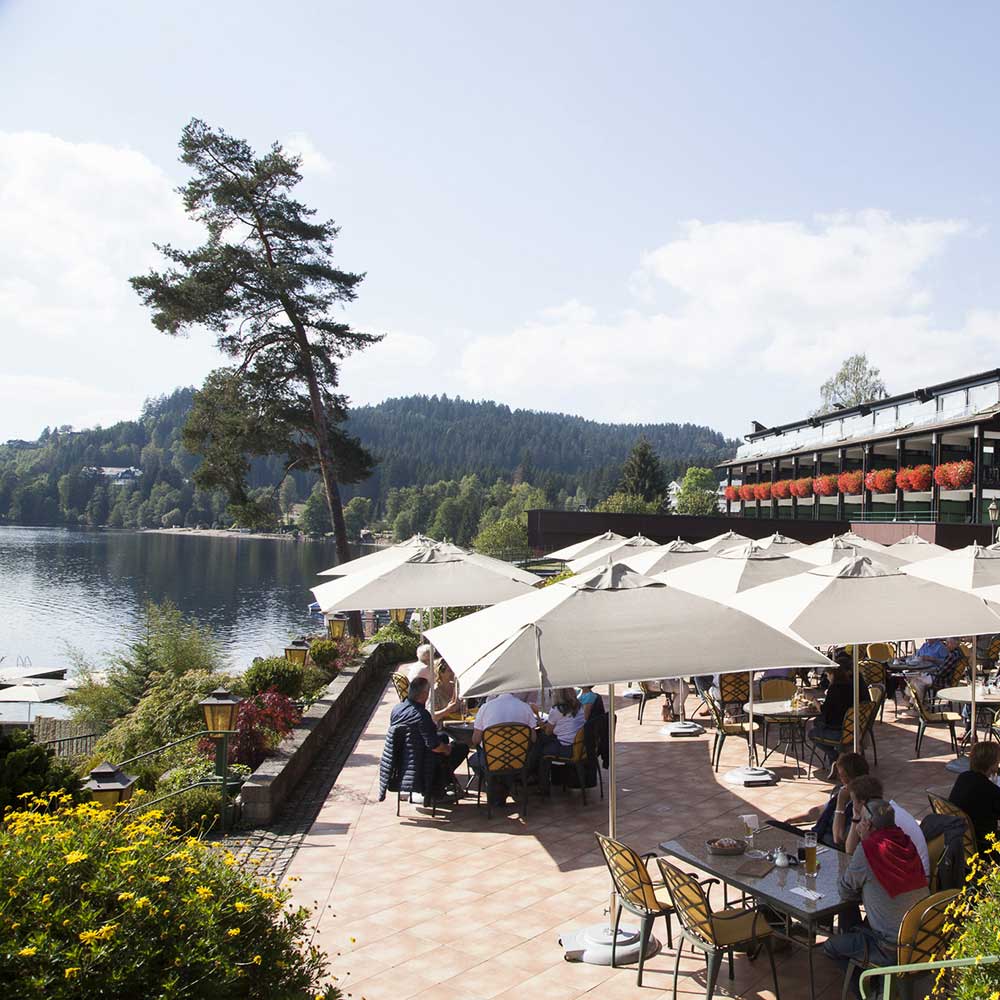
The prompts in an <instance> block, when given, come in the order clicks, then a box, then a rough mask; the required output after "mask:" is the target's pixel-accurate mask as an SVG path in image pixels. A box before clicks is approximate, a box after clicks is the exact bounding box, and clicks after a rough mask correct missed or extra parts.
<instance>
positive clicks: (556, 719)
mask: <svg viewBox="0 0 1000 1000" xmlns="http://www.w3.org/2000/svg"><path fill="white" fill-rule="evenodd" d="M553 699H554V701H555V704H553V706H552V708H551V709H550V710H549V716H548V720H547V721H546V723H545V725H544V726H543V727H542V732H543V736H542V738H541V739H540V740H539V741H538V745H537V751H536V760H537V761H540V762H541V764H542V766H541V767H540V768H539V775H538V783H539V786H540V787H541V788H542V790H543V791H546V790H547V789H548V785H549V780H548V778H549V769H548V767H547V766H544V765H545V763H546V762H545V761H544V760H542V758H544V757H547V756H548V757H565V758H569V757H572V756H573V743H574V741H575V740H576V734H577V733H578V732H580V730H581V729H583V727H584V724H585V723H586V721H587V720H586V717H585V716H584V712H583V706H582V705H581V704H580V700H579V698H577V696H576V691H574V690H573V688H558V689H557V690H556V691H554V692H553Z"/></svg>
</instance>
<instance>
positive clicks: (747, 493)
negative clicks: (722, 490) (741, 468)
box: [740, 483, 756, 500]
mask: <svg viewBox="0 0 1000 1000" xmlns="http://www.w3.org/2000/svg"><path fill="white" fill-rule="evenodd" d="M755 495H756V494H755V493H754V488H753V486H751V485H750V484H749V483H744V484H743V485H742V486H741V487H740V499H741V500H753V499H754V497H755Z"/></svg>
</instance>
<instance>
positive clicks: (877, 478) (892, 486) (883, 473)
mask: <svg viewBox="0 0 1000 1000" xmlns="http://www.w3.org/2000/svg"><path fill="white" fill-rule="evenodd" d="M865 489H866V490H870V491H871V492H872V493H895V491H896V470H895V469H873V470H872V471H871V472H869V473H868V474H867V475H866V476H865Z"/></svg>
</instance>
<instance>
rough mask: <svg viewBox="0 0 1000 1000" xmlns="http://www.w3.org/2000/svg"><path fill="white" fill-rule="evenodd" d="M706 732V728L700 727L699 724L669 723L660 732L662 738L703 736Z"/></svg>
mask: <svg viewBox="0 0 1000 1000" xmlns="http://www.w3.org/2000/svg"><path fill="white" fill-rule="evenodd" d="M704 732H705V727H704V726H699V725H698V723H697V722H668V723H667V725H665V726H664V727H663V728H662V729H661V730H660V735H661V736H701V735H702V733H704Z"/></svg>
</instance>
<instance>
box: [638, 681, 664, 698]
mask: <svg viewBox="0 0 1000 1000" xmlns="http://www.w3.org/2000/svg"><path fill="white" fill-rule="evenodd" d="M639 690H640V691H642V693H643V694H644V695H645V696H646V697H647V698H648V697H649V696H650V695H658V694H662V692H661V691H660V685H659V684H658V683H657V682H656V681H639Z"/></svg>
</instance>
